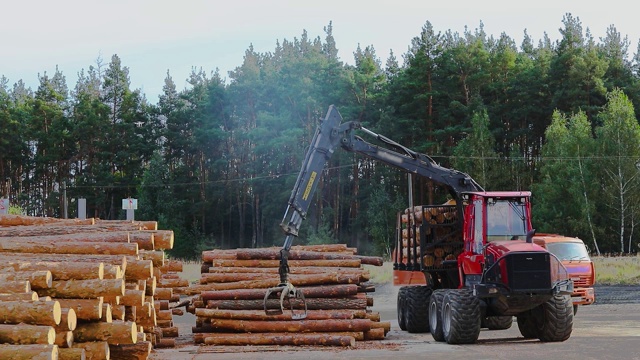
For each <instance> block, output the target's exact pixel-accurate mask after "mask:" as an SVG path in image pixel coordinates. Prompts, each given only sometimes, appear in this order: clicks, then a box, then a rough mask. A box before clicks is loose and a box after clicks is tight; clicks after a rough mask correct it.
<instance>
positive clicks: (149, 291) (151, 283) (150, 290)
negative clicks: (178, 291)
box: [144, 276, 158, 296]
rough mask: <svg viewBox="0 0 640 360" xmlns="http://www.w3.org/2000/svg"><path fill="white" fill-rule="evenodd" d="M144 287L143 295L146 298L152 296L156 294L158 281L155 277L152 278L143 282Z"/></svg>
mask: <svg viewBox="0 0 640 360" xmlns="http://www.w3.org/2000/svg"><path fill="white" fill-rule="evenodd" d="M145 281H146V285H145V288H144V290H145V291H144V294H145V295H147V296H154V295H155V294H156V287H157V286H158V280H157V278H156V277H155V276H152V277H150V278H148V279H146V280H145Z"/></svg>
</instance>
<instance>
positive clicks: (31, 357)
mask: <svg viewBox="0 0 640 360" xmlns="http://www.w3.org/2000/svg"><path fill="white" fill-rule="evenodd" d="M0 216H2V215H0ZM0 359H11V360H56V359H58V346H57V345H43V344H31V345H10V344H0Z"/></svg>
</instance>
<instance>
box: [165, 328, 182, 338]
mask: <svg viewBox="0 0 640 360" xmlns="http://www.w3.org/2000/svg"><path fill="white" fill-rule="evenodd" d="M178 336H179V331H178V328H177V327H175V326H173V327H166V328H162V337H178Z"/></svg>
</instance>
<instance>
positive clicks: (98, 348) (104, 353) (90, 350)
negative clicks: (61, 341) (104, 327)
mask: <svg viewBox="0 0 640 360" xmlns="http://www.w3.org/2000/svg"><path fill="white" fill-rule="evenodd" d="M71 348H73V349H84V351H85V354H86V357H87V359H90V360H98V359H109V344H108V343H107V342H106V341H88V342H74V343H73V345H72V346H71Z"/></svg>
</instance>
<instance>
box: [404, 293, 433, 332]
mask: <svg viewBox="0 0 640 360" xmlns="http://www.w3.org/2000/svg"><path fill="white" fill-rule="evenodd" d="M430 298H431V288H430V287H427V286H408V287H407V290H406V299H405V306H406V309H407V312H406V319H405V322H406V326H407V331H408V332H410V333H424V332H427V331H429V299H430Z"/></svg>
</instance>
